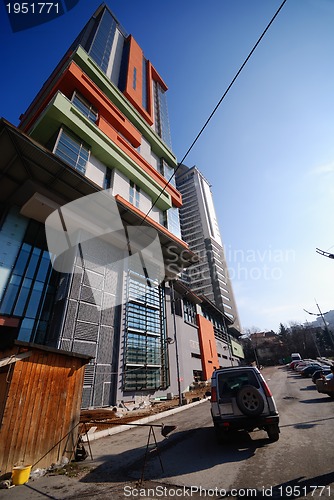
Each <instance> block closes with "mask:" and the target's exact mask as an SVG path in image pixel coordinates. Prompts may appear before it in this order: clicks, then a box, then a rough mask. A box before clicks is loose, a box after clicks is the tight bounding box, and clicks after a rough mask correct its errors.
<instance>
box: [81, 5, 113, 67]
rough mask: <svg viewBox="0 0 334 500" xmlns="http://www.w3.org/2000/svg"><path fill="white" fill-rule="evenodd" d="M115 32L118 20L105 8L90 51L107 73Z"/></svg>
mask: <svg viewBox="0 0 334 500" xmlns="http://www.w3.org/2000/svg"><path fill="white" fill-rule="evenodd" d="M115 32H116V21H115V19H114V18H113V16H112V15H111V13H110V12H109V11H108V9H105V10H104V12H103V15H102V18H101V21H100V23H99V25H98V29H97V31H96V33H95V37H94V39H93V41H92V44H91V46H90V49H89V51H88V53H89V55H90V56H91V58H92V59H93V60H94V61H95V62H96V64H97V65H98V66H99V67H100V68H101V69H102V71H103V72H104V73H107V69H108V65H109V60H110V54H111V48H112V44H113V41H114V37H115Z"/></svg>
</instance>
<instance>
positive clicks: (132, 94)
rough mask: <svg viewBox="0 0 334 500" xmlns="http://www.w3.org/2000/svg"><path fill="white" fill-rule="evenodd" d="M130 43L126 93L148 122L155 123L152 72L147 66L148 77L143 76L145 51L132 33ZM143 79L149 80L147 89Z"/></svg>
mask: <svg viewBox="0 0 334 500" xmlns="http://www.w3.org/2000/svg"><path fill="white" fill-rule="evenodd" d="M128 43H129V60H128V71H127V77H126V86H125V90H124V95H125V96H126V97H127V98H128V99H129V101H130V102H131V104H132V105H133V106H134V107H135V108H136V109H137V111H139V113H140V114H141V115H142V116H143V117H144V118H145V120H146V121H147V123H148V124H149V125H153V109H152V103H151V99H152V97H151V92H150V89H151V87H152V84H151V80H152V76H151V75H152V73H151V71H148V68H145V71H146V78H143V76H144V75H143V68H144V64H143V60H144V55H143V51H142V49H141V48H140V47H139V45H138V43H137V42H136V41H135V39H134V38H133V36H132V35H130V36H129V38H128ZM143 81H146V82H147V88H146V89H144V88H143ZM144 92H147V94H148V95H147V97H148V103H147V104H148V105H147V109H145V108H144V106H143V93H144Z"/></svg>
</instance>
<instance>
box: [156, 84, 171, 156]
mask: <svg viewBox="0 0 334 500" xmlns="http://www.w3.org/2000/svg"><path fill="white" fill-rule="evenodd" d="M154 101H155V121H156V124H157V131H158V134H159V136H160V137H161V139H162V140H163V141H164V143H165V144H167V146H168V147H169V148H171V147H172V140H171V135H170V127H169V118H168V107H167V98H166V92H165V91H164V90H163V88H162V87H161V85H160V84H159V83H158V82H156V81H155V82H154Z"/></svg>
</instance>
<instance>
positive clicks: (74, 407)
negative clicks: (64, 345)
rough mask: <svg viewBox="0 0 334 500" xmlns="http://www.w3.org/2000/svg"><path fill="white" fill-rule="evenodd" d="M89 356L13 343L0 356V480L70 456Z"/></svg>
mask: <svg viewBox="0 0 334 500" xmlns="http://www.w3.org/2000/svg"><path fill="white" fill-rule="evenodd" d="M89 360H90V357H89V356H85V355H81V354H76V353H73V352H67V351H61V350H58V349H53V348H49V347H45V346H40V345H37V344H30V343H27V342H21V341H17V340H15V341H14V342H13V343H12V345H11V346H9V347H6V348H5V349H2V350H1V354H0V475H3V474H5V473H7V472H11V471H12V468H13V466H16V465H32V466H33V469H34V468H35V469H36V468H46V467H48V466H50V465H51V464H52V463H55V462H57V461H59V460H60V459H61V458H62V457H63V456H67V457H68V458H69V457H70V456H73V450H74V447H75V444H76V441H77V436H78V424H79V419H80V406H81V398H82V387H83V378H84V369H85V364H87V363H88V362H89Z"/></svg>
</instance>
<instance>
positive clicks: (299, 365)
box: [294, 360, 320, 372]
mask: <svg viewBox="0 0 334 500" xmlns="http://www.w3.org/2000/svg"><path fill="white" fill-rule="evenodd" d="M311 363H312V362H311V361H308V360H304V361H299V363H297V364H296V365H295V368H294V370H295V372H301V371H302V370H304V368H306V367H307V366H309V365H310V364H311ZM319 366H320V365H319Z"/></svg>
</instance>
